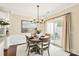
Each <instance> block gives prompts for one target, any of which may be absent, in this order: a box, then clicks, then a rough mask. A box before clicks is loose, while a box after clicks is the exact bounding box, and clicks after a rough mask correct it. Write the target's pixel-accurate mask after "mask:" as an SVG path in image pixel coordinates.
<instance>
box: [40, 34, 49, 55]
mask: <svg viewBox="0 0 79 59" xmlns="http://www.w3.org/2000/svg"><path fill="white" fill-rule="evenodd" d="M40 39H41V41H42V42H41V48H40V51H41V55H42V56H43V52H44V51H45V50H47V52H48V56H50V53H49V46H50V34H47V33H46V34H45V36H44V37H41V38H40Z"/></svg>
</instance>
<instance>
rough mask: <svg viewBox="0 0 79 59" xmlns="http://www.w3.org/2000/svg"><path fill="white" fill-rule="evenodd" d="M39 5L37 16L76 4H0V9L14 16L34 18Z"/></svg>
mask: <svg viewBox="0 0 79 59" xmlns="http://www.w3.org/2000/svg"><path fill="white" fill-rule="evenodd" d="M36 5H39V6H40V7H39V15H40V16H45V15H47V14H48V13H49V14H50V13H51V12H52V13H54V12H57V11H59V10H63V9H65V8H69V7H71V6H74V5H76V4H74V3H0V7H2V8H4V9H6V10H9V11H11V12H12V13H14V14H18V15H24V16H30V17H33V18H36V17H37V16H36V15H37V7H36Z"/></svg>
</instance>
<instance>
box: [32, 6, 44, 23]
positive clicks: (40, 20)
mask: <svg viewBox="0 0 79 59" xmlns="http://www.w3.org/2000/svg"><path fill="white" fill-rule="evenodd" d="M31 22H33V23H39V24H40V23H44V22H45V21H44V19H41V18H40V17H39V5H37V19H33V20H32V21H31Z"/></svg>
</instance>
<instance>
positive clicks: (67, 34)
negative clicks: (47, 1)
mask: <svg viewBox="0 0 79 59" xmlns="http://www.w3.org/2000/svg"><path fill="white" fill-rule="evenodd" d="M70 41H71V13H67V14H65V16H64V31H63V49H64V50H65V51H67V52H69V51H70Z"/></svg>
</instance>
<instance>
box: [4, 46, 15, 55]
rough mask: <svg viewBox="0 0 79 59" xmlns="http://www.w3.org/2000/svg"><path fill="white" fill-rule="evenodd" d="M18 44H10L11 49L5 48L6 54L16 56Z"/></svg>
mask: <svg viewBox="0 0 79 59" xmlns="http://www.w3.org/2000/svg"><path fill="white" fill-rule="evenodd" d="M16 49H17V45H13V46H10V47H9V49H7V50H4V56H16Z"/></svg>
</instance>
